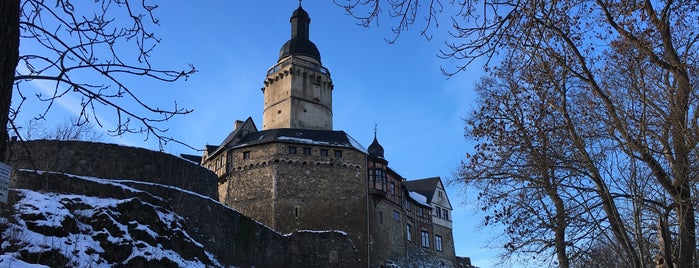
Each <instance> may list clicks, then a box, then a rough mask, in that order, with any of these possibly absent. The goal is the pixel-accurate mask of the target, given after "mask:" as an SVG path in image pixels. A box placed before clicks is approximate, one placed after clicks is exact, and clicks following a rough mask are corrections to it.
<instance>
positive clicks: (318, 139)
mask: <svg viewBox="0 0 699 268" xmlns="http://www.w3.org/2000/svg"><path fill="white" fill-rule="evenodd" d="M268 142H287V143H299V144H310V145H320V146H332V147H347V148H354V149H357V150H359V151H361V152H364V153H366V149H364V147H362V146H361V145H360V144H359V143H358V142H357V141H356V140H355V139H354V138H352V137H350V135H348V134H347V133H345V132H344V131H341V130H340V131H335V130H315V129H298V128H277V129H268V130H263V131H258V132H252V133H248V134H247V135H245V136H244V137H242V139H240V140H238V141H237V142H236V143H235V144H229V145H228V146H230V147H231V148H237V147H245V146H250V145H256V144H263V143H268Z"/></svg>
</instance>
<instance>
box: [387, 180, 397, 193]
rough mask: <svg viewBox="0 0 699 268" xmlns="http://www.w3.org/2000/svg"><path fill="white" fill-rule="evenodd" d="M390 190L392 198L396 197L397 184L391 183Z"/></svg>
mask: <svg viewBox="0 0 699 268" xmlns="http://www.w3.org/2000/svg"><path fill="white" fill-rule="evenodd" d="M388 189H389V190H390V192H391V195H392V196H396V184H395V183H393V182H391V184H390V185H389V188H388Z"/></svg>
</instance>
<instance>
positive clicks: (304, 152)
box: [303, 147, 311, 155]
mask: <svg viewBox="0 0 699 268" xmlns="http://www.w3.org/2000/svg"><path fill="white" fill-rule="evenodd" d="M303 155H311V148H307V147H304V148H303Z"/></svg>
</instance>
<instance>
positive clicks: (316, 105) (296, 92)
mask: <svg viewBox="0 0 699 268" xmlns="http://www.w3.org/2000/svg"><path fill="white" fill-rule="evenodd" d="M290 22H291V39H289V41H287V42H286V43H284V45H283V46H282V48H281V49H280V51H279V61H278V62H277V64H276V65H274V66H273V67H272V68H270V69H269V70H268V71H267V78H266V79H265V82H264V84H265V86H264V87H263V88H262V92H263V93H264V100H265V103H264V111H263V115H262V129H263V130H267V129H276V128H300V129H319V130H332V129H333V125H332V90H333V84H332V80H331V79H330V72H329V71H328V69H326V68H325V67H323V65H322V64H321V61H320V52H318V48H317V47H316V45H315V44H313V42H311V40H310V39H309V36H310V35H309V25H310V23H311V18H310V17H309V16H308V13H307V12H306V11H305V10H303V8H302V7H301V6H299V8H298V9H296V10H295V11H294V13H293V14H292V15H291V19H290Z"/></svg>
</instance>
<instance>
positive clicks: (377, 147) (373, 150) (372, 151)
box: [369, 134, 383, 158]
mask: <svg viewBox="0 0 699 268" xmlns="http://www.w3.org/2000/svg"><path fill="white" fill-rule="evenodd" d="M369 156H370V157H374V158H383V146H381V144H379V141H378V140H377V139H376V134H374V141H373V142H371V145H369Z"/></svg>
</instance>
